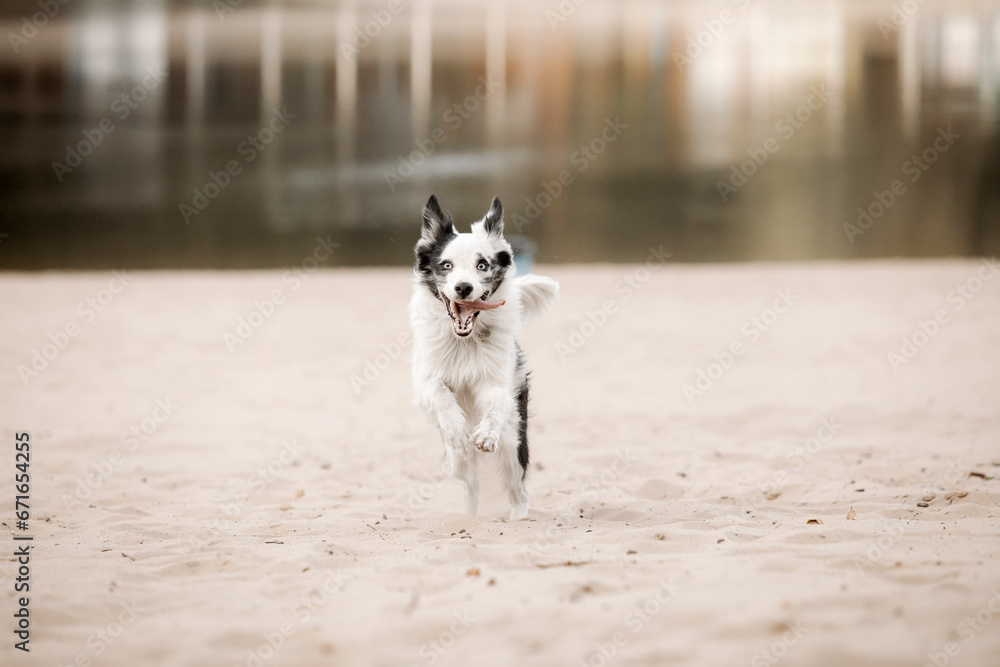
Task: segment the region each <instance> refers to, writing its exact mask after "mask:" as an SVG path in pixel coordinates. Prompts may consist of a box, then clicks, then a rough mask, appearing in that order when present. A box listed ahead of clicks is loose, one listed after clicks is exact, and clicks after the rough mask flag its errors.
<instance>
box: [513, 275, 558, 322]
mask: <svg viewBox="0 0 1000 667" xmlns="http://www.w3.org/2000/svg"><path fill="white" fill-rule="evenodd" d="M514 284H515V285H517V288H518V291H519V292H520V293H521V309H522V311H523V313H524V314H523V320H524V323H525V324H527V323H528V322H530V321H532V320H533V319H535V318H536V317H539V316H540V315H541V314H542V313H544V312H545V309H546V308H548V307H549V304H550V303H552V302H553V301H555V300H556V297H557V296H558V295H559V283H557V282H556V281H554V280H552V278H546V277H545V276H536V275H535V274H533V273H529V274H527V275H524V276H518V277H517V278H515V279H514Z"/></svg>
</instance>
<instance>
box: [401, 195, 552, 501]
mask: <svg viewBox="0 0 1000 667" xmlns="http://www.w3.org/2000/svg"><path fill="white" fill-rule="evenodd" d="M416 251H417V265H416V266H415V271H414V285H413V297H412V299H411V301H410V322H411V325H412V327H413V383H414V394H415V397H414V403H415V405H417V406H419V407H421V408H423V409H424V410H425V411H426V412H427V413H428V414H429V415H430V416H431V417H433V419H434V420H435V422H436V424H437V426H438V428H439V429H440V431H441V436H442V439H443V441H444V448H445V455H446V457H447V459H448V461H449V463H450V467H451V471H452V473H453V474H454V475H455V477H457V478H459V479H460V480H462V481H463V482H465V504H464V509H465V512H466V513H469V514H475V513H476V510H477V507H478V503H479V459H480V458H481V457H482V456H487V455H491V454H492V455H496V456H497V457H498V459H499V464H500V471H501V475H502V478H503V481H504V483H505V485H506V487H507V490H508V495H509V498H510V504H511V510H510V518H511V520H516V519H522V518H524V517H525V516H526V515H527V513H528V507H529V500H528V493H527V491H526V490H525V488H524V481H523V479H524V474H525V472H526V465H527V441H526V435H523V434H522V432H521V431H520V423H521V419H524V420H526V419H527V413H526V409H527V408H526V405H527V392H528V383H527V382H528V369H527V366H526V364H525V363H524V357H523V353H522V352H521V350H520V348H519V347H518V345H517V341H516V340H515V335H516V334H517V332H518V330H519V329H520V328H521V327H522V326H523V325H524V324H525V323H526V322H527V321H528V320H530V319H532V318H533V317H536V316H537V315H539V314H541V313H542V312H543V311H544V310H545V309H546V308H547V307H548V305H549V304H550V303H551V302H552V301H554V300H555V298H556V296H557V294H558V290H559V285H558V283H556V282H555V281H554V280H552V279H551V278H545V277H541V276H536V275H532V274H529V275H526V276H523V277H517V276H516V275H515V268H514V264H513V262H512V261H511V249H510V245H509V244H508V243H507V241H506V240H505V239H504V238H503V211H502V208H501V206H500V202H499V200H497V199H494V202H493V206H492V207H491V208H490V211H489V212H488V213H487V215H486V216H484V218H483V219H482V220H480V221H479V222H476V223H474V224H473V225H472V232H471V233H467V234H458V233H456V232H455V230H454V226H453V222H452V221H451V217H450V216H448V214H447V213H444V212H443V211H442V210H441V208H440V206H439V205H438V204H437V200H436V199H435V198H434V197H433V196H432V197H431V199H430V201H429V202H428V205H427V206H426V207H425V208H424V224H423V231H422V234H421V241H420V242H418V244H417V249H416ZM422 252H423V255H422V254H421V253H422ZM505 254H506V256H505ZM422 257H423V261H422ZM484 259H485V260H486V262H485V263H489V264H490V266H491V269H492V270H491V271H489V272H485V271H483V270H481V269H482V267H483V266H484V264H485V263H484ZM503 261H506V262H507V266H501V264H502V262H503ZM446 267H448V268H446ZM501 270H503V272H504V273H503V274H500V273H499V272H500V271H501ZM498 275H500V276H501V279H502V282H500V283H499V285H496V283H495V280H496V277H497V276H498ZM470 285H471V286H472V291H471V293H468V294H466V295H463V294H460V291H459V290H461V289H463V288H464V289H468V287H469V286H470ZM487 297H488V298H489V299H490V303H493V302H496V301H498V300H503V301H504V304H503V305H502V306H499V307H492V308H491V309H489V310H482V311H481V312H478V313H477V317H475V318H474V319H473V321H472V331H471V334H468V335H462V334H460V333H459V328H460V327H459V325H458V324H457V323H456V322H454V321H453V320H454V319H455V318H454V317H452V316H451V314H450V313H449V307H450V306H449V303H448V302H450V301H462V302H467V301H476V300H480V299H482V300H484V301H485V299H486V298H487ZM522 390H523V396H522V394H521V393H520V392H521V391H522ZM522 398H523V405H521V404H520V403H521V400H522ZM526 427H527V424H526V421H525V429H526ZM521 440H524V444H523V447H524V453H523V459H524V460H523V461H519V459H518V447H519V444H520V443H521ZM522 463H523V465H522Z"/></svg>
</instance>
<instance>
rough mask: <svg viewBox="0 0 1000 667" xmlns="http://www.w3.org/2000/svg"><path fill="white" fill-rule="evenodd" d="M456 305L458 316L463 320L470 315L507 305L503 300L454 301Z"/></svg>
mask: <svg viewBox="0 0 1000 667" xmlns="http://www.w3.org/2000/svg"><path fill="white" fill-rule="evenodd" d="M455 303H456V304H458V316H459V317H460V318H461V319H465V316H466V315H471V314H472V313H475V312H477V311H480V310H493V309H494V308H499V307H500V306H502V305H504V304H505V303H507V302H506V301H505V300H503V299H500V300H499V301H456V302H455Z"/></svg>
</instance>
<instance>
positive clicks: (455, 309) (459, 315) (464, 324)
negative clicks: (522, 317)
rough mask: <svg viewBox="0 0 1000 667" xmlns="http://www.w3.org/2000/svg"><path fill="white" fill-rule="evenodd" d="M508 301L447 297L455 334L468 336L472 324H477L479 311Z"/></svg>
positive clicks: (446, 302) (491, 308)
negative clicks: (453, 298)
mask: <svg viewBox="0 0 1000 667" xmlns="http://www.w3.org/2000/svg"><path fill="white" fill-rule="evenodd" d="M505 303H507V302H506V301H504V300H503V299H498V300H496V301H483V300H482V299H480V300H477V301H449V300H448V299H445V304H446V305H447V306H448V314H449V315H451V323H452V325H454V327H455V334H456V335H458V336H462V337H465V336H468V335H469V334H470V333H472V325H473V324H475V322H476V318H477V317H479V312H480V311H483V310H493V309H494V308H499V307H500V306H502V305H504V304H505Z"/></svg>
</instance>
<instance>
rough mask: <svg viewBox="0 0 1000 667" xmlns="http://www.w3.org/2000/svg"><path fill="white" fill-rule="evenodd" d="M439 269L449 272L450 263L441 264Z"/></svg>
mask: <svg viewBox="0 0 1000 667" xmlns="http://www.w3.org/2000/svg"><path fill="white" fill-rule="evenodd" d="M441 268H442V269H444V270H445V271H451V262H441Z"/></svg>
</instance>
